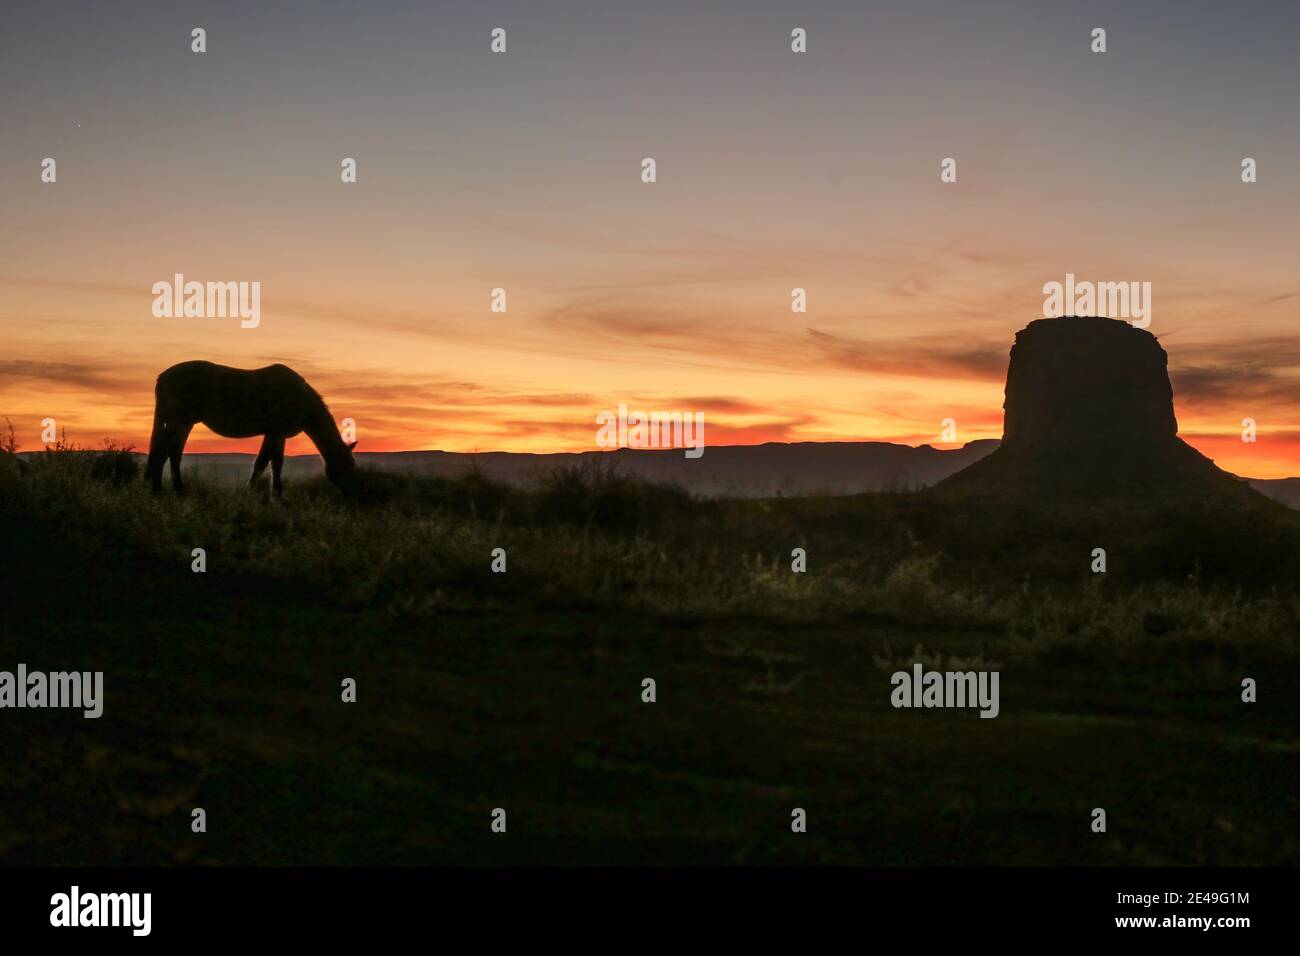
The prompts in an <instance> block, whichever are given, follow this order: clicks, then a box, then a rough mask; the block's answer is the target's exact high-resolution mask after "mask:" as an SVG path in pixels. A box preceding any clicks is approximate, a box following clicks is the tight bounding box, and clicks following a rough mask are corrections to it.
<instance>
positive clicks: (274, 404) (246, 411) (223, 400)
mask: <svg viewBox="0 0 1300 956" xmlns="http://www.w3.org/2000/svg"><path fill="white" fill-rule="evenodd" d="M199 422H202V423H203V424H204V425H206V426H207V427H208V428H210V429H211V430H212V431H214V432H216V433H217V434H218V435H223V436H225V437H226V438H250V437H252V436H253V435H264V436H266V437H265V438H263V439H262V450H261V451H259V452H258V453H257V461H256V462H254V463H253V474H252V477H250V478H249V479H248V483H249V484H250V485H251V484H253V482H255V481H257V479H258V478H260V477H261V476H262V472H263V471H265V470H266V466H267V464H270V466H271V488H272V490H273V492H274V493H275V494H276V495H279V494H280V492H281V491H282V490H283V488H284V486H283V485H282V484H281V483H280V468H281V467H282V466H283V465H284V442H285V439H286V438H292V437H293V436H294V435H297V434H298V433H299V432H306V433H307V437H308V438H310V439H311V440H312V442H314V443H315V445H316V448H317V449H318V450H319V451H320V454H321V457H322V458H324V459H325V476H326V477H327V478H329V480H330V481H332V482H333V483H334V484H335V485H337V486H338V487H339V489H340V490H341V491H343V492H344V493H345V494H351V493H353V492H354V491H355V478H356V463H355V462H354V461H353V458H352V449H353V448H355V447H356V444H357V443H356V442H353V443H352V444H350V445H348V444H345V443H344V441H343V438H342V436H340V435H339V430H338V426H336V425H335V424H334V416H333V415H331V414H330V410H329V409H328V408H326V407H325V402H324V400H323V399H322V398H321V397H320V395H318V394H317V393H316V390H315V389H314V388H312V387H311V386H310V385H308V384H307V381H306V379H304V378H303V377H302V376H301V375H299V374H298V373H297V372H295V371H294V370H293V369H291V368H289V367H288V366H287V365H268V366H267V367H266V368H256V369H242V368H230V367H228V366H225V365H214V364H213V363H212V362H181V363H180V364H179V365H173V366H172V367H171V368H169V369H167V371H165V372H163V373H162V374H161V375H159V376H158V384H157V385H156V386H155V387H154V413H153V435H152V437H150V439H149V464H148V466H147V467H146V468H145V479H146V480H147V481H148V482H149V483H150V484H152V485H153V487H154V490H155V491H157V490H159V489H161V488H162V470H163V463H164V462H168V461H169V462H170V463H171V471H172V487H174V488H175V489H176V490H177V491H182V490H184V489H183V487H182V485H181V453H182V452H184V450H185V442H186V440H187V439H188V438H189V437H190V429H191V428H193V427H194V426H195V425H196V424H198V423H199Z"/></svg>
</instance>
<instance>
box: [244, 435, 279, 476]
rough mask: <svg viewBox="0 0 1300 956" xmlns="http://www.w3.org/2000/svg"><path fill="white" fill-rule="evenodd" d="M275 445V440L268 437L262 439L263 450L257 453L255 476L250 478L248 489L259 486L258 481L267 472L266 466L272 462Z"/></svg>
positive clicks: (254, 467)
mask: <svg viewBox="0 0 1300 956" xmlns="http://www.w3.org/2000/svg"><path fill="white" fill-rule="evenodd" d="M273 445H274V439H273V438H272V437H271V436H270V435H267V436H266V437H265V438H263V439H262V448H261V450H260V451H259V452H258V453H257V460H256V461H254V462H253V474H252V475H250V476H249V478H248V487H250V488H251V487H253V485H255V484H257V479H259V478H261V477H262V472H264V471H266V466H267V465H268V464H270V462H271V451H272V448H273Z"/></svg>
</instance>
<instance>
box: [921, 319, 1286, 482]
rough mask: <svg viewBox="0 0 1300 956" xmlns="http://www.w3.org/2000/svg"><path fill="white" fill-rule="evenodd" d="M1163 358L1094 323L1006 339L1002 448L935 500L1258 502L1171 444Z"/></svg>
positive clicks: (1049, 327)
mask: <svg viewBox="0 0 1300 956" xmlns="http://www.w3.org/2000/svg"><path fill="white" fill-rule="evenodd" d="M1173 398H1174V396H1173V389H1172V388H1171V386H1170V384H1169V373H1168V356H1167V355H1166V354H1165V350H1164V349H1163V348H1161V346H1160V343H1159V342H1158V341H1157V340H1156V337H1155V336H1154V335H1152V334H1151V333H1150V332H1148V331H1146V330H1145V329H1139V328H1135V327H1133V326H1132V325H1130V324H1129V323H1127V322H1124V321H1120V320H1117V319H1107V318H1100V317H1094V316H1066V317H1063V318H1057V319H1039V320H1038V321H1036V322H1031V323H1029V325H1028V326H1026V327H1025V328H1024V329H1022V330H1021V331H1020V332H1018V333H1017V334H1016V341H1015V344H1014V345H1013V346H1012V347H1011V361H1010V364H1009V365H1008V368H1007V386H1006V402H1005V404H1004V405H1003V409H1004V411H1005V417H1004V422H1003V436H1002V445H1001V446H1000V447H999V448H998V450H997V451H995V452H993V453H992V454H991V455H989V456H988V457H986V458H983V459H981V460H979V461H977V462H975V463H974V464H972V465H971V466H969V467H968V468H965V469H963V470H962V471H959V472H957V473H956V474H954V475H952V476H951V477H949V478H947V479H946V480H944V481H942V482H940V483H939V485H938V486H937V487H936V492H937V493H939V494H949V493H958V494H962V495H979V496H989V497H1003V496H1021V495H1035V496H1056V497H1061V496H1065V497H1079V498H1087V499H1098V498H1101V499H1114V498H1124V499H1134V498H1139V499H1141V498H1149V499H1171V498H1183V499H1185V498H1197V499H1206V498H1210V499H1215V500H1218V501H1220V502H1232V503H1237V504H1242V505H1249V504H1251V503H1260V502H1263V501H1264V498H1263V496H1262V495H1260V494H1259V493H1257V492H1255V491H1253V490H1252V489H1251V488H1250V487H1249V486H1248V485H1247V484H1246V483H1245V482H1244V481H1242V480H1241V479H1239V478H1237V477H1236V476H1234V475H1231V474H1229V473H1228V472H1226V471H1223V470H1222V469H1220V468H1218V467H1217V466H1215V464H1214V463H1213V462H1212V461H1211V460H1210V459H1208V458H1206V457H1205V456H1204V455H1202V454H1201V453H1200V452H1198V451H1197V450H1196V449H1194V448H1192V447H1191V446H1190V445H1188V444H1187V443H1186V442H1184V441H1183V440H1182V439H1180V438H1179V437H1178V422H1177V420H1176V419H1175V418H1174V401H1173Z"/></svg>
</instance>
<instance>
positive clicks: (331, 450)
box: [303, 408, 348, 464]
mask: <svg viewBox="0 0 1300 956" xmlns="http://www.w3.org/2000/svg"><path fill="white" fill-rule="evenodd" d="M303 431H305V432H306V433H307V437H308V438H310V439H311V440H312V444H314V445H315V446H316V450H317V451H319V452H320V454H321V457H322V458H324V459H325V461H326V463H327V464H328V463H330V462H336V461H342V460H343V459H344V458H345V457H346V456H347V453H348V446H347V445H345V444H344V443H343V436H341V435H340V434H339V429H338V426H337V425H335V424H334V419H333V417H331V416H330V414H329V412H327V411H326V410H325V409H324V408H322V409H321V411H320V414H319V416H318V417H317V418H316V419H315V420H313V421H312V422H310V423H309V424H308V425H307V427H306V428H304V429H303Z"/></svg>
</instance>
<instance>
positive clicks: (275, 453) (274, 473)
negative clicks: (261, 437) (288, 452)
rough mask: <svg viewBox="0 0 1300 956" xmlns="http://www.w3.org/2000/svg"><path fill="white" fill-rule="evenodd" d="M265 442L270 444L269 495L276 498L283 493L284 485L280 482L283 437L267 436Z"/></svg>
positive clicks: (282, 462) (282, 463) (282, 465)
mask: <svg viewBox="0 0 1300 956" xmlns="http://www.w3.org/2000/svg"><path fill="white" fill-rule="evenodd" d="M266 441H267V443H269V444H271V494H272V495H274V496H275V497H277V498H278V497H280V495H281V494H283V493H284V484H283V483H282V482H281V481H280V469H281V468H283V467H284V436H283V435H275V436H274V437H273V436H271V435H267V436H266ZM272 442H273V443H272Z"/></svg>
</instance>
